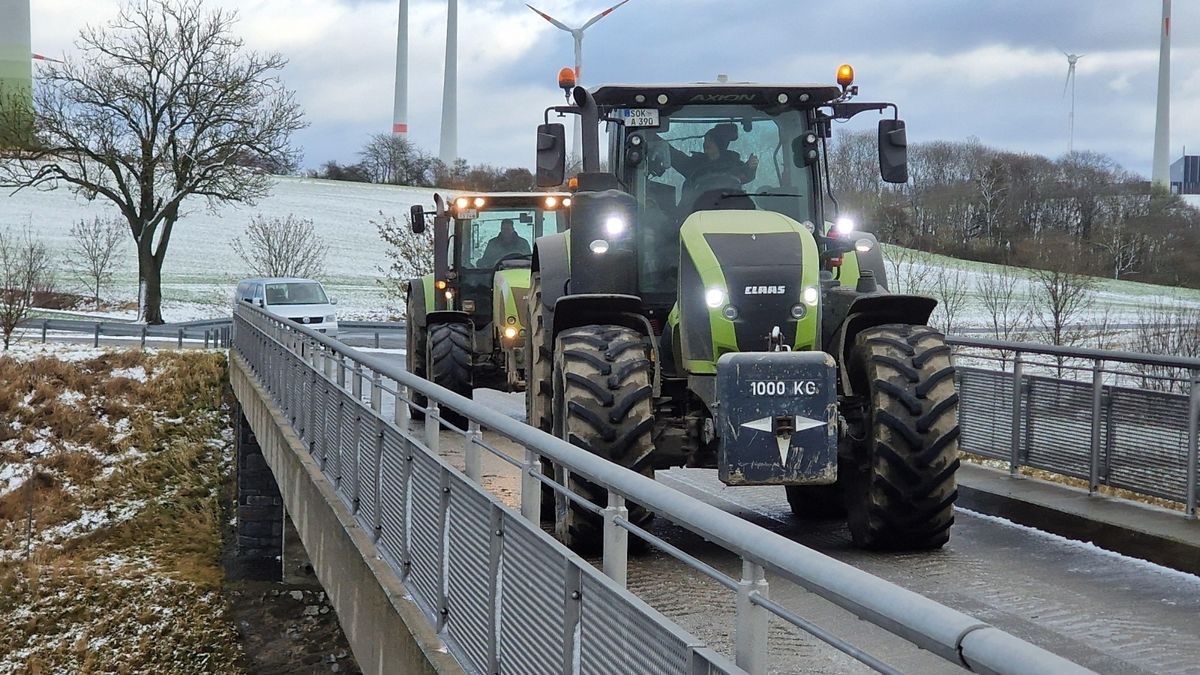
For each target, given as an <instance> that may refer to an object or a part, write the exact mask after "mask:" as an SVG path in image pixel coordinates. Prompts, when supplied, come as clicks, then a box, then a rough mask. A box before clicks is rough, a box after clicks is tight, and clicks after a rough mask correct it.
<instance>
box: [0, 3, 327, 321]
mask: <svg viewBox="0 0 1200 675" xmlns="http://www.w3.org/2000/svg"><path fill="white" fill-rule="evenodd" d="M236 20H237V15H236V13H233V12H229V11H225V10H220V9H214V10H206V9H204V8H203V6H202V4H201V0H128V2H127V3H126V4H124V5H123V6H122V8H121V10H120V11H119V13H118V15H117V17H116V18H115V19H113V20H112V21H111V22H109V23H108V24H107V25H105V26H102V27H87V28H85V29H83V31H81V32H80V35H79V38H78V40H77V41H76V48H77V54H76V55H73V56H68V57H67V59H66V61H65V62H64V63H61V64H59V63H48V64H46V65H44V66H42V67H40V68H38V73H39V85H38V86H37V87H35V92H34V132H35V134H36V140H35V141H34V142H33V143H31V144H30V146H29V147H28V148H27V149H26V151H25V152H23V153H21V154H20V155H19V156H18V157H16V158H13V159H10V160H9V161H7V162H4V163H3V164H0V186H5V187H15V188H18V189H21V188H27V187H34V186H57V185H59V184H66V185H68V186H70V187H71V188H72V189H73V190H74V191H76V192H77V193H79V194H81V195H83V196H84V197H86V198H88V199H95V198H98V197H100V198H104V199H107V200H109V201H111V202H112V203H113V204H115V205H116V206H117V208H118V210H119V211H120V213H121V215H122V216H123V217H124V218H125V220H126V222H127V223H128V225H129V230H130V233H131V234H132V236H133V240H134V242H135V243H136V245H137V254H138V280H139V293H138V298H139V300H138V302H139V308H140V309H139V313H140V315H141V318H142V319H143V320H145V321H146V322H148V323H162V320H163V319H162V307H161V305H162V290H161V285H162V284H161V281H162V267H163V262H164V260H165V259H166V255H167V247H168V245H169V244H170V241H171V234H172V230H173V229H174V227H175V224H176V222H177V221H178V220H179V219H180V218H181V217H182V216H183V214H184V205H185V202H186V200H187V199H188V198H189V197H203V198H204V199H205V200H206V203H207V204H208V206H210V207H212V206H215V205H216V204H217V203H222V202H246V203H253V202H254V201H255V200H256V199H258V198H260V197H262V196H264V195H265V194H267V192H268V191H269V189H270V186H271V178H270V176H269V174H268V171H282V170H287V169H289V168H291V167H292V166H294V165H295V162H296V160H297V153H296V151H295V150H294V149H293V148H292V147H291V145H290V141H289V139H290V137H291V134H292V133H293V132H295V131H296V130H298V129H301V128H303V127H304V122H303V116H302V113H301V112H300V109H299V106H298V105H297V104H296V102H295V100H294V96H293V94H292V92H290V91H289V90H287V89H286V88H285V87H284V86H283V85H282V83H281V82H280V81H279V77H278V72H279V71H280V70H281V69H282V68H283V67H284V65H285V64H286V60H285V59H284V58H283V57H281V56H279V55H278V54H261V53H258V52H255V51H252V50H249V49H247V48H246V47H245V44H244V42H243V41H242V40H241V39H240V38H238V37H236V36H235V35H233V33H232V32H231V31H232V28H233V25H234V23H235V22H236ZM3 126H5V125H4V124H3V120H0V127H3Z"/></svg>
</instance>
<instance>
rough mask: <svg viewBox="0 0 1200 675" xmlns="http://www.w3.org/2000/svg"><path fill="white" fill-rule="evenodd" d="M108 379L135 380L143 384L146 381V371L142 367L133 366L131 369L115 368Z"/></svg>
mask: <svg viewBox="0 0 1200 675" xmlns="http://www.w3.org/2000/svg"><path fill="white" fill-rule="evenodd" d="M109 377H112V378H113V379H117V378H125V379H127V380H135V381H137V382H145V381H146V380H147V379H148V377H147V376H146V369H145V368H143V367H142V366H134V367H132V368H117V369H116V370H114V371H112V372H111V373H109Z"/></svg>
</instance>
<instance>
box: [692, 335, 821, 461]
mask: <svg viewBox="0 0 1200 675" xmlns="http://www.w3.org/2000/svg"><path fill="white" fill-rule="evenodd" d="M836 370H837V366H836V364H835V363H834V360H833V357H831V356H830V355H829V354H826V353H824V352H785V351H779V352H743V353H740V354H725V355H724V356H722V357H721V358H720V359H719V360H718V361H717V377H716V380H717V392H716V395H717V400H718V401H720V405H719V406H717V411H716V412H717V435H718V436H719V438H720V441H719V445H718V449H717V472H718V476H719V477H720V479H721V481H722V482H724V483H725V484H726V485H828V484H831V483H833V482H835V481H836V480H837V445H838V406H837V400H838V399H837V383H836V380H835V375H834V374H835V372H836Z"/></svg>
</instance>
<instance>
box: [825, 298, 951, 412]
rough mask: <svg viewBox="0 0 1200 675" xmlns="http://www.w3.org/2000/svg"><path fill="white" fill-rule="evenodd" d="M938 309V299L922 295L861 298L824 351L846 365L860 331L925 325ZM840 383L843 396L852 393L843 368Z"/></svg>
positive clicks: (851, 305)
mask: <svg viewBox="0 0 1200 675" xmlns="http://www.w3.org/2000/svg"><path fill="white" fill-rule="evenodd" d="M935 308H937V300H934V299H933V298H929V297H926V296H923V295H899V294H895V295H893V294H890V293H880V294H872V295H860V296H858V297H857V298H855V299H854V300H853V301H852V302H850V303H849V306H848V307H847V308H846V314H845V318H844V319H842V320H841V321H840V322H839V323H838V324H836V325H837V328H836V329H835V330H834V331H833V332H832V334H831V335H830V336H829V337H828V338H827V341H826V345H825V351H827V352H829V353H831V354H837V355H838V361H839V362H841V363H846V360H847V359H848V358H849V355H850V353H849V350H850V347H851V345H853V344H854V338H855V336H857V335H858V334H859V333H860V332H861V331H862V330H863V329H865V328H870V327H872V326H881V325H883V324H887V323H903V324H910V325H914V326H924V325H927V324H928V323H929V317H930V316H931V315H932V314H933V310H934V309H935ZM839 380H840V382H839V384H840V387H841V391H842V393H843V394H845V395H847V396H851V395H853V394H854V391H853V388H852V387H851V386H850V377H849V374H848V373H847V372H846V369H845V368H841V369H840V376H839Z"/></svg>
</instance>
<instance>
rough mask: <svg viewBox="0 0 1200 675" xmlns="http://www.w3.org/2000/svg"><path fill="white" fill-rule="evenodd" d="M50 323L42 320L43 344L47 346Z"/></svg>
mask: <svg viewBox="0 0 1200 675" xmlns="http://www.w3.org/2000/svg"><path fill="white" fill-rule="evenodd" d="M48 323H50V322H49V321H47V320H45V319H42V344H46V325H47V324H48Z"/></svg>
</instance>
